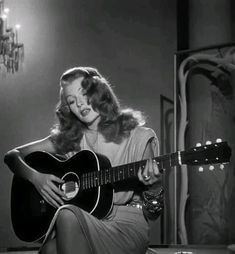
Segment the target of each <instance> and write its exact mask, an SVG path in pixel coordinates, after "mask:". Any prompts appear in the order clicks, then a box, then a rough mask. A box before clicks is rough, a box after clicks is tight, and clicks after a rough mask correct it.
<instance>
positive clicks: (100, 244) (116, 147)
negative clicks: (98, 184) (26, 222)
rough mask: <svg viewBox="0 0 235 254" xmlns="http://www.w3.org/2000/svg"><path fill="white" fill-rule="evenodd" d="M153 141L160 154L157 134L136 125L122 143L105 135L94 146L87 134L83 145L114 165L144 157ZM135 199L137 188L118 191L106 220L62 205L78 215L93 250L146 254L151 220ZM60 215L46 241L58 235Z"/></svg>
mask: <svg viewBox="0 0 235 254" xmlns="http://www.w3.org/2000/svg"><path fill="white" fill-rule="evenodd" d="M150 140H151V144H152V146H153V151H154V152H155V156H157V154H158V140H157V137H156V135H155V133H154V131H153V130H152V129H150V128H145V127H136V128H135V129H134V130H132V131H131V133H130V136H129V137H128V138H126V139H125V140H124V141H123V142H122V143H121V144H115V143H106V142H105V140H104V138H103V136H101V135H99V136H98V137H97V142H96V144H95V145H93V147H91V146H90V145H89V142H88V141H87V140H86V138H85V136H84V137H83V139H82V140H81V147H82V149H89V150H93V151H94V152H98V153H100V154H103V155H105V156H106V157H108V158H109V160H110V162H111V165H112V166H117V165H122V164H127V163H130V162H135V161H138V160H141V159H142V157H143V154H144V151H145V148H146V145H147V143H148V142H149V141H150ZM71 155H72V154H70V156H71ZM135 198H138V197H136V196H135V195H134V192H133V191H125V192H124V191H120V192H114V200H113V202H114V205H113V209H112V211H111V212H110V214H109V215H108V216H107V217H106V218H104V219H102V220H99V219H97V218H96V217H94V216H93V215H91V214H89V213H88V212H86V211H84V210H82V209H80V208H78V207H76V206H73V205H65V206H62V207H60V209H59V210H61V209H69V210H70V211H72V212H73V213H74V214H75V215H76V217H77V219H78V223H80V225H81V226H82V228H83V231H84V234H85V236H86V239H87V240H88V243H89V246H90V248H91V253H94V254H144V253H145V252H146V249H147V247H148V242H149V225H148V222H147V220H146V219H145V217H144V215H143V211H142V210H141V209H140V208H136V207H132V206H127V205H126V204H127V203H129V202H130V201H131V200H133V199H135ZM57 214H58V211H57V213H56V214H55V216H54V218H53V220H52V222H51V225H50V228H49V230H48V232H47V236H46V238H45V241H44V242H46V241H47V240H48V239H49V238H50V237H54V234H52V232H53V226H54V223H55V221H56V217H57Z"/></svg>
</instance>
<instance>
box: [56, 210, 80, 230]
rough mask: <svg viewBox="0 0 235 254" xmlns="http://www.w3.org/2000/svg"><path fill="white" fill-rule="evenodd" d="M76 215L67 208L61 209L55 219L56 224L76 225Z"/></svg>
mask: <svg viewBox="0 0 235 254" xmlns="http://www.w3.org/2000/svg"><path fill="white" fill-rule="evenodd" d="M77 222H78V221H77V217H76V215H75V214H74V213H73V212H72V211H71V210H69V209H65V208H64V209H61V210H60V211H59V213H58V215H57V219H56V226H63V227H64V226H65V227H66V226H69V227H71V226H72V225H76V226H77V224H78V223H77Z"/></svg>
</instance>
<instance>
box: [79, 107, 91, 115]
mask: <svg viewBox="0 0 235 254" xmlns="http://www.w3.org/2000/svg"><path fill="white" fill-rule="evenodd" d="M89 112H90V109H88V108H85V109H83V110H81V115H82V116H87V115H88V114H89Z"/></svg>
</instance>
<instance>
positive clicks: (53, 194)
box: [32, 172, 66, 208]
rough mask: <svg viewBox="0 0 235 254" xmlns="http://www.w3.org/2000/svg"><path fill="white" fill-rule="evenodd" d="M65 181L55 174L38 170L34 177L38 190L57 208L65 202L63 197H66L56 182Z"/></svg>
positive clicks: (33, 180) (33, 181)
mask: <svg viewBox="0 0 235 254" xmlns="http://www.w3.org/2000/svg"><path fill="white" fill-rule="evenodd" d="M63 182H64V181H63V180H61V179H60V178H59V177H57V176H55V175H51V174H43V173H40V172H36V173H35V175H34V177H33V179H32V183H33V185H34V186H35V188H36V189H37V191H38V192H39V193H40V194H41V196H42V197H43V198H44V199H45V200H46V201H47V202H48V203H49V204H50V205H52V206H53V207H55V208H59V207H60V206H61V205H63V204H64V202H63V200H62V197H65V198H66V196H65V194H64V193H63V192H62V191H61V190H60V189H59V188H58V187H57V186H56V184H55V183H58V184H61V183H63Z"/></svg>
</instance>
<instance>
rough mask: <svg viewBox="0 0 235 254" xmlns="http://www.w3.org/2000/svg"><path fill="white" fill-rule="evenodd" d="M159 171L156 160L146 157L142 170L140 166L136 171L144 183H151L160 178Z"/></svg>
mask: <svg viewBox="0 0 235 254" xmlns="http://www.w3.org/2000/svg"><path fill="white" fill-rule="evenodd" d="M160 176H161V174H160V171H159V168H158V165H157V162H156V160H154V159H152V158H150V159H147V162H146V165H145V168H144V170H143V169H142V168H140V169H139V171H138V178H139V180H140V181H141V182H142V183H143V184H144V185H152V184H154V183H156V182H157V181H159V180H160Z"/></svg>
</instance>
